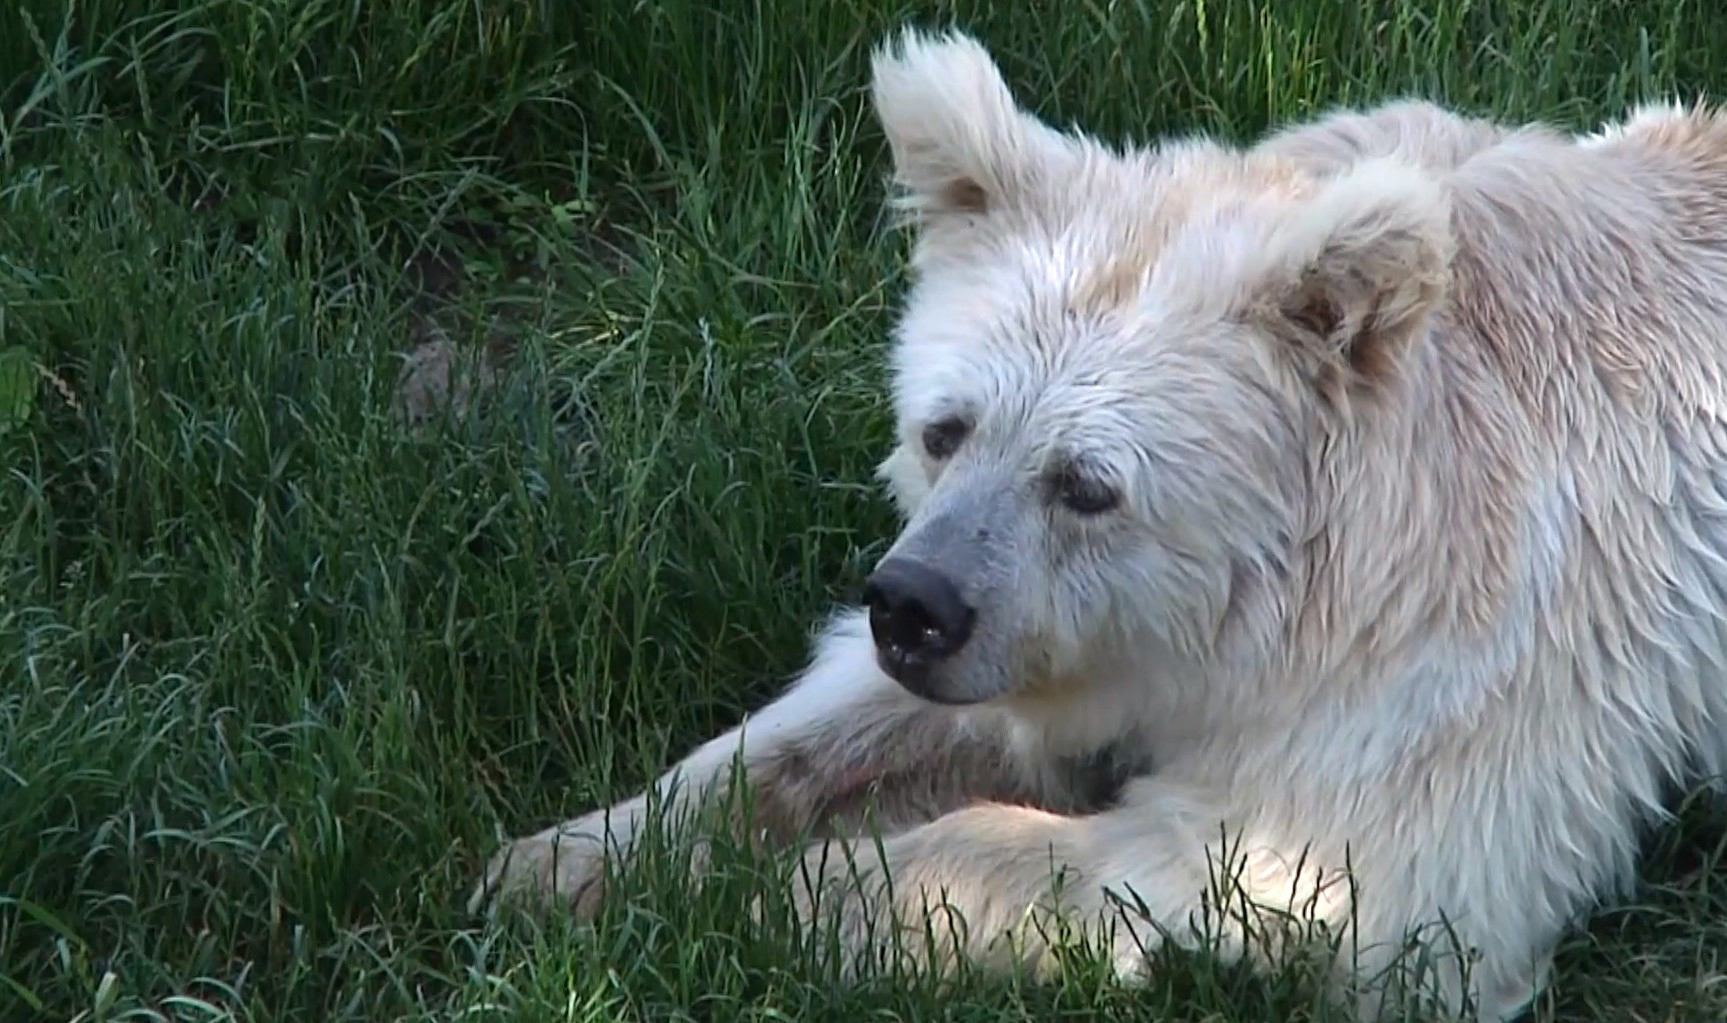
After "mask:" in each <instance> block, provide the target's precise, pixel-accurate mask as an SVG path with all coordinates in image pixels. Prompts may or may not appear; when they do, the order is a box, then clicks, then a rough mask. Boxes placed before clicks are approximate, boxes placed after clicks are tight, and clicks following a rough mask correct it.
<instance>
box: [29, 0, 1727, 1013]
mask: <svg viewBox="0 0 1727 1023" xmlns="http://www.w3.org/2000/svg"><path fill="white" fill-rule="evenodd" d="M1345 8H1346V5H1342V4H1333V3H1332V2H1330V0H1267V2H1264V3H1252V4H1250V3H1241V2H1225V0H1209V2H1206V0H1197V2H1165V3H1155V2H1150V0H1144V2H1140V3H1128V2H1122V3H1116V2H1103V0H1071V2H1069V3H1065V4H1053V3H1051V4H1042V3H1039V4H1030V3H1023V4H1021V3H1015V4H1008V3H997V4H986V3H960V4H944V5H931V4H921V5H919V4H911V3H904V2H897V0H873V2H866V0H839V2H833V3H819V2H816V3H812V2H807V0H753V2H752V0H739V2H738V3H736V4H729V3H728V4H718V3H711V4H698V3H693V2H677V0H666V2H662V3H658V4H653V3H645V2H639V0H577V2H569V0H539V2H532V0H512V2H508V3H506V2H494V0H400V2H394V3H372V4H365V3H355V2H337V0H202V2H198V0H178V2H177V3H159V2H145V0H80V2H77V3H71V2H68V0H23V2H22V3H21V4H12V5H7V6H6V7H5V8H4V9H0V456H3V463H0V466H3V468H4V480H3V482H0V574H3V578H0V1018H4V1019H7V1020H11V1019H18V1020H25V1019H43V1020H63V1019H71V1018H78V1019H82V1020H95V1019H107V1020H118V1019H130V1020H145V1019H176V1020H206V1019H236V1020H247V1021H259V1023H263V1021H287V1020H304V1021H331V1023H344V1021H355V1020H408V1019H432V1018H436V1019H452V1020H453V1019H462V1020H494V1019H506V1018H510V1019H530V1020H541V1019H543V1020H553V1019H557V1020H613V1019H619V1020H623V1019H629V1020H664V1019H672V1018H682V1019H699V1020H715V1021H720V1020H733V1019H751V1020H773V1019H781V1020H784V1019H834V1020H862V1019H878V1020H882V1019H894V1018H898V1019H913V1018H916V1019H925V1018H944V1019H955V1020H1001V1019H1009V1018H1026V1017H1028V1016H1033V1015H1035V1016H1036V1017H1037V1018H1040V1019H1042V1018H1048V1019H1068V1018H1072V1019H1122V1020H1125V1019H1144V1020H1150V1019H1177V1020H1220V1021H1229V1020H1241V1021H1245V1020H1270V1019H1279V1020H1281V1019H1290V1020H1294V1019H1321V1018H1328V1017H1327V1016H1326V1012H1325V1008H1324V1007H1323V1006H1322V1005H1320V1004H1319V1003H1318V1001H1317V1000H1316V997H1315V993H1314V992H1315V987H1314V985H1313V984H1312V983H1311V982H1310V979H1309V978H1308V977H1307V976H1306V975H1305V974H1304V972H1303V971H1301V970H1300V969H1297V968H1293V967H1292V968H1291V969H1290V970H1288V971H1285V972H1284V973H1280V974H1278V975H1275V976H1271V977H1267V978H1259V977H1254V976H1248V975H1244V974H1241V973H1239V972H1236V971H1231V970H1226V969H1223V968H1221V967H1217V966H1215V965H1212V964H1210V963H1208V962H1207V961H1206V960H1204V959H1202V958H1200V957H1182V956H1171V957H1170V958H1169V960H1168V961H1167V962H1166V963H1165V964H1164V965H1163V968H1162V969H1160V970H1159V971H1158V973H1157V978H1156V979H1155V980H1154V981H1153V982H1152V983H1151V984H1150V985H1149V986H1148V987H1147V988H1145V989H1143V990H1140V991H1137V992H1136V991H1130V990H1127V989H1123V988H1121V987H1118V986H1116V985H1115V984H1113V983H1111V982H1109V981H1108V980H1107V979H1106V977H1105V975H1104V972H1103V971H1102V970H1100V969H1098V968H1097V967H1096V966H1095V965H1094V964H1087V963H1086V962H1083V961H1080V962H1076V963H1075V965H1074V967H1073V970H1072V975H1071V976H1070V977H1069V978H1067V979H1066V980H1065V981H1064V983H1062V984H1059V985H1047V986H1036V985H1030V984H1021V983H1012V982H995V983H991V982H985V981H983V980H979V979H977V978H975V977H970V978H966V979H964V980H963V981H962V982H961V983H960V985H959V986H958V988H957V990H954V991H950V992H940V991H937V990H936V989H934V988H933V987H931V986H930V985H928V984H927V983H923V982H920V981H917V980H916V979H907V978H900V979H895V978H883V979H881V980H879V981H878V982H875V983H873V984H872V985H868V986H865V987H864V988H861V989H857V990H849V991H848V990H842V989H839V988H836V987H835V986H834V985H832V984H831V983H829V982H828V980H827V979H826V975H825V974H824V972H823V970H822V969H821V968H820V966H819V965H818V964H815V963H814V962H813V961H811V960H810V958H809V956H808V954H807V952H806V951H804V950H800V949H799V948H798V947H797V946H796V945H795V943H792V942H788V941H786V940H785V938H786V935H785V934H784V933H783V928H780V927H778V926H777V925H775V924H774V923H773V922H772V921H771V920H770V921H769V923H768V924H766V925H763V926H760V927H758V926H754V925H750V924H747V923H745V922H744V919H743V917H742V915H741V909H742V907H743V905H744V900H745V898H746V897H747V889H748V888H749V875H748V873H747V872H742V871H741V872H740V873H739V874H738V875H737V880H736V881H735V883H727V884H718V885H716V886H715V887H713V888H712V889H709V890H706V891H704V892H703V893H702V894H701V895H700V897H696V898H690V897H688V896H687V894H686V893H684V892H682V891H681V890H679V889H677V888H675V887H674V886H672V885H671V884H670V883H659V884H656V883H647V884H645V886H644V887H643V888H642V890H641V891H640V893H639V894H637V895H635V896H633V897H632V898H631V899H630V900H629V901H628V902H627V903H624V904H620V905H618V906H616V907H614V908H613V909H612V910H611V911H610V912H609V913H608V914H607V915H606V916H605V918H604V919H603V920H602V921H601V923H600V926H599V928H598V931H597V933H595V934H592V935H588V936H583V935H579V934H576V933H574V932H573V931H571V930H570V929H569V928H567V927H562V926H558V925H556V924H555V923H548V924H545V925H544V926H540V927H535V926H531V925H529V924H526V923H522V924H520V925H517V926H511V927H507V928H504V929H502V930H486V929H482V928H480V927H478V926H476V922H475V921H473V920H470V919H468V918H467V917H466V916H464V915H463V913H462V912H461V904H462V900H463V897H464V896H465V894H466V890H467V887H468V885H469V884H471V882H472V880H473V877H474V875H475V872H476V870H477V869H478V866H479V863H480V861H481V858H482V857H483V856H484V855H485V854H486V853H487V852H489V851H490V849H491V848H492V847H493V845H494V844H495V842H496V841H497V838H498V836H499V835H500V834H501V833H512V834H513V833H519V832H522V831H524V830H525V829H528V828H537V827H539V826H541V825H542V824H543V823H545V822H548V821H550V820H552V819H555V818H561V817H567V816H571V815H573V814H575V813H576V812H579V811H581V810H584V809H587V808H589V807H590V806H593V805H594V804H596V803H597V802H600V801H604V800H609V799H613V798H617V797H621V796H624V795H627V794H628V793H629V792H631V791H633V790H634V789H635V788H637V787H638V786H639V785H640V784H642V782H643V781H644V780H645V779H646V778H647V777H649V776H650V775H651V774H652V773H653V772H655V771H656V770H657V769H658V768H659V767H661V766H663V765H664V764H665V763H666V762H667V760H668V758H669V757H671V756H673V755H675V754H677V753H679V752H682V751H683V750H684V749H686V748H687V747H688V746H689V745H690V744H691V743H693V742H695V741H697V740H699V739H701V738H703V737H705V736H707V735H709V734H711V733H712V732H713V731H715V730H716V729H719V728H722V727H724V726H725V725H727V724H729V723H730V722H732V721H734V720H736V718H737V715H738V713H739V712H740V710H742V709H743V708H744V707H746V706H749V705H753V704H755V703H758V702H760V701H761V700H763V699H765V698H766V697H767V696H768V695H770V694H771V693H772V692H773V691H774V690H775V689H776V688H777V687H778V686H779V685H780V684H781V683H782V682H783V681H784V680H785V679H786V678H787V677H789V675H790V674H791V673H792V672H794V671H795V670H796V669H797V668H798V667H799V666H800V665H801V663H802V659H803V656H804V654H805V650H806V645H805V644H806V638H807V636H808V634H809V629H810V627H811V625H812V623H813V621H814V620H815V618H816V617H817V616H818V615H820V614H821V613H823V612H824V611H825V610H827V608H828V607H829V606H830V605H831V603H832V602H833V601H835V600H838V599H842V598H844V597H846V596H847V595H848V594H850V593H852V592H854V591H855V587H856V585H857V582H858V580H859V578H860V575H861V571H862V569H863V567H864V566H865V565H867V564H868V563H869V562H870V560H871V558H872V555H873V554H875V553H876V552H878V551H879V550H880V549H881V548H882V546H883V544H884V542H885V541H886V540H887V539H888V537H889V535H890V530H891V528H892V519H891V516H890V514H889V509H888V507H887V505H886V504H885V503H884V501H883V499H882V498H881V497H880V496H879V495H878V494H877V492H876V491H875V488H874V485H873V482H872V480H871V476H870V472H871V469H872V467H873V465H874V463H875V461H876V459H877V458H878V457H879V455H880V454H881V453H882V452H883V450H884V448H883V444H884V442H885V441H886V439H887V437H888V430H889V424H888V420H887V411H886V408H885V404H884V402H883V400H882V394H881V391H880V380H881V373H880V371H881V356H882V354H883V335H884V330H885V328H886V326H887V324H888V320H889V316H890V314H891V312H892V309H893V305H894V301H895V296H896V294H897V288H898V286H899V284H900V278H899V276H898V270H899V257H900V255H901V251H900V248H899V246H900V245H901V244H902V243H901V242H899V241H898V240H895V239H892V238H889V237H886V236H885V235H884V234H883V233H882V232H881V231H880V229H879V224H880V218H879V216H878V210H879V207H880V200H881V197H882V188H881V180H882V174H883V171H884V165H883V147H882V143H881V140H880V138H879V135H878V133H877V132H876V131H875V129H874V126H873V124H872V123H871V121H870V119H869V117H868V115H867V109H866V106H865V102H864V96H863V93H862V88H863V86H864V84H865V81H866V63H867V54H868V49H869V47H870V45H871V44H873V43H874V42H875V41H876V40H877V39H878V38H880V36H881V34H882V33H883V32H884V31H885V30H886V29H887V28H889V27H890V26H893V25H896V24H898V23H899V22H900V21H901V20H902V19H904V18H908V17H909V18H914V19H916V20H918V21H920V22H922V23H925V24H939V23H945V22H957V23H959V24H962V25H964V26H966V27H968V28H970V29H972V30H973V31H975V32H977V33H978V34H979V35H980V36H982V37H983V38H984V39H985V40H986V41H987V42H988V43H989V44H990V45H991V46H992V48H993V49H994V50H995V52H996V53H997V54H998V55H999V56H1000V59H1001V61H1002V63H1003V66H1004V68H1005V70H1006V72H1007V73H1008V75H1009V77H1010V78H1011V79H1012V81H1013V83H1014V85H1015V87H1016V88H1017V89H1019V90H1020V92H1021V94H1022V95H1023V96H1024V97H1025V98H1026V99H1027V101H1028V102H1029V103H1030V104H1031V105H1033V106H1034V107H1035V108H1036V109H1037V110H1038V111H1039V112H1040V113H1042V114H1044V115H1045V116H1047V117H1049V118H1051V119H1052V120H1054V121H1056V122H1057V123H1069V122H1080V123H1083V124H1084V125H1085V126H1087V127H1088V128H1091V129H1094V130H1096V131H1098V132H1100V133H1101V134H1103V135H1105V136H1106V137H1109V138H1112V139H1124V138H1128V137H1132V136H1140V137H1144V136H1149V135H1151V134H1153V133H1158V132H1165V131H1178V130H1194V129H1204V130H1208V131H1215V132H1219V133H1223V134H1226V135H1231V136H1236V137H1245V136H1248V135H1251V134H1252V133H1253V132H1256V131H1258V130H1260V129H1262V128H1264V127H1265V126H1266V125H1267V124H1269V123H1273V122H1275V121H1278V120H1281V119H1285V118H1290V117H1299V116H1303V115H1307V114H1310V113H1313V112H1315V111H1316V110H1318V109H1321V108H1323V107H1325V106H1327V105H1330V104H1333V103H1338V102H1368V101H1372V100H1375V99H1378V98H1382V97H1386V96H1389V95H1394V94H1421V95H1426V96H1430V97H1434V98H1437V99H1442V100H1445V101H1448V102H1451V103H1454V104H1457V105H1459V106H1462V107H1464V108H1467V109H1470V110H1474V111H1478V112H1484V113H1492V114H1498V115H1503V116H1508V117H1518V118H1522V117H1535V116H1540V117H1550V118H1554V119H1557V120H1559V121H1561V122H1564V123H1567V124H1573V125H1583V124H1587V123H1589V122H1590V121H1591V120H1592V119H1594V118H1597V117H1600V116H1605V115H1613V114H1616V113H1618V112H1619V111H1621V110H1622V109H1623V108H1624V106H1625V105H1626V104H1627V103H1628V102H1630V101H1632V100H1634V99H1636V98H1639V97H1643V96H1661V95H1668V94H1672V93H1678V94H1681V95H1687V96H1689V95H1694V94H1696V93H1698V92H1699V91H1704V92H1707V91H1714V90H1719V89H1722V88H1723V83H1724V82H1727V10H1724V9H1722V8H1721V7H1720V6H1719V5H1716V4H1708V3H1704V2H1702V0H1689V2H1685V3H1670V4H1666V5H1662V4H1656V3H1653V2H1651V0H1524V2H1521V3H1510V2H1489V0H1474V2H1470V0H1447V2H1443V3H1436V4H1435V3H1429V4H1416V3H1414V2H1412V0H1408V2H1405V0H1378V2H1370V3H1367V4H1365V5H1364V6H1362V7H1361V8H1360V9H1359V10H1357V11H1355V12H1353V13H1352V12H1351V11H1349V10H1347V9H1345ZM451 267H454V268H455V271H454V272H451V270H450V268H451ZM428 322H431V323H434V324H436V326H437V329H440V330H442V331H443V332H445V333H446V334H447V335H448V336H449V338H450V339H451V341H452V343H454V344H455V345H456V347H457V348H459V349H460V350H461V351H464V352H478V351H481V350H482V349H486V348H487V347H488V345H489V346H490V348H491V349H501V350H507V354H508V359H507V360H505V363H504V369H503V371H502V375H501V377H500V379H499V381H498V384H497V386H495V387H492V388H490V389H488V390H486V391H484V392H483V393H482V394H481V396H480V398H479V399H478V400H477V401H476V402H475V403H473V404H472V405H471V406H469V407H468V409H467V411H466V412H465V413H464V414H462V415H459V416H458V415H451V416H449V417H446V418H443V419H440V420H438V421H436V422H433V423H431V424H429V425H428V426H427V427H425V428H423V429H418V430H409V429H406V428H404V427H403V426H402V425H400V424H399V423H398V422H397V421H396V420H395V419H394V418H393V417H392V413H391V403H392V395H393V394H394V391H395V387H396V377H397V373H398V370H399V366H400V363H401V356H402V354H403V353H404V352H405V351H406V350H407V349H408V348H409V347H410V346H411V345H412V343H413V342H414V341H415V339H416V338H420V337H423V336H424V335H425V333H426V331H427V329H428V328H427V326H426V324H427V323H428ZM1724 824H1727V821H1724V819H1723V817H1722V815H1721V814H1720V813H1719V812H1718V811H1716V810H1712V809H1710V808H1708V807H1706V806H1702V805H1699V806H1698V807H1696V808H1694V809H1692V810H1688V811H1687V813H1686V814H1685V815H1684V817H1683V821H1682V823H1681V825H1680V826H1679V827H1677V828H1672V829H1668V830H1666V831H1663V832H1662V833H1660V834H1657V835H1652V836H1651V838H1650V846H1649V849H1650V855H1649V863H1650V866H1649V868H1648V871H1647V873H1646V881H1645V883H1644V885H1643V887H1642V889H1641V890H1640V891H1639V892H1638V893H1637V898H1636V899H1635V901H1634V904H1633V905H1632V906H1631V907H1628V908H1621V909H1618V910H1614V911H1611V912H1604V913H1602V914H1601V915H1600V916H1598V917H1597V918H1596V919H1595V920H1593V921H1592V922H1591V923H1590V926H1589V927H1588V929H1587V930H1580V931H1579V932H1578V933H1577V934H1576V935H1574V936H1573V937H1572V939H1570V940H1569V941H1568V943H1567V945H1566V948H1565V951H1564V953H1563V955H1562V957H1561V962H1560V971H1559V974H1558V978H1557V986H1556V988H1555V991H1554V992H1553V994H1552V996H1551V997H1550V998H1548V999H1547V1000H1546V1001H1545V1002H1544V1003H1543V1004H1542V1006H1541V1007H1540V1010H1539V1013H1540V1018H1542V1019H1554V1020H1558V1019H1565V1020H1572V1019H1583V1020H1649V1021H1655V1020H1705V1019H1721V1018H1724V1017H1727V983H1724V976H1727V962H1723V959H1724V958H1727V887H1724V886H1727V865H1724V864H1723V863H1722V850H1723V845H1724V844H1727V827H1724ZM744 865H745V866H748V864H747V863H746V864H744ZM643 875H644V881H647V882H652V881H653V879H654V878H656V877H658V878H662V879H664V878H669V877H670V870H669V868H667V867H666V865H665V864H663V863H662V864H659V865H658V866H656V865H655V864H653V863H650V864H648V865H646V866H645V867H644V868H643Z"/></svg>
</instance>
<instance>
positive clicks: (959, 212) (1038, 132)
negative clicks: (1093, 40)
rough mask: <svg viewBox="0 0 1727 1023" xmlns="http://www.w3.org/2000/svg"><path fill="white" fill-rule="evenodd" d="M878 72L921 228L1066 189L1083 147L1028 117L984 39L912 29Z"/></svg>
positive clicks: (905, 198) (898, 167)
mask: <svg viewBox="0 0 1727 1023" xmlns="http://www.w3.org/2000/svg"><path fill="white" fill-rule="evenodd" d="M872 71H873V78H872V82H871V94H872V98H873V100H874V104H875V111H876V116H877V118H878V119H879V120H880V121H881V125H882V129H883V131H884V132H885V133H886V135H887V141H888V145H889V147H890V149H891V151H892V154H893V165H894V177H895V179H896V181H897V182H898V184H899V185H900V186H902V188H903V190H904V192H903V195H902V197H901V198H900V199H899V201H898V202H897V203H896V205H897V206H898V207H899V209H900V210H901V211H902V212H904V213H906V214H908V215H909V216H910V218H911V219H912V220H913V222H915V223H917V224H918V225H920V226H922V227H925V228H928V227H932V226H934V225H935V224H936V223H938V222H951V221H953V220H955V219H959V220H964V219H966V218H975V217H980V216H988V215H990V214H992V213H994V212H996V211H999V210H1002V209H1005V208H1010V207H1014V206H1017V205H1020V204H1023V203H1026V202H1028V201H1031V200H1033V199H1034V197H1035V196H1036V195H1037V193H1039V192H1040V191H1041V190H1043V189H1047V188H1053V187H1059V183H1060V179H1061V174H1062V168H1063V167H1064V166H1065V164H1066V162H1067V161H1068V160H1070V159H1071V157H1072V154H1073V152H1074V144H1073V142H1072V141H1071V140H1069V139H1067V138H1065V137H1064V136H1062V135H1061V134H1060V133H1058V132H1056V131H1055V130H1054V129H1052V128H1050V127H1049V126H1048V125H1046V124H1044V123H1043V122H1041V121H1039V120H1038V119H1037V118H1035V117H1033V116H1032V115H1030V114H1028V113H1026V112H1025V111H1024V110H1022V109H1020V107H1019V105H1018V104H1017V103H1016V102H1015V101H1014V98H1013V95H1012V93H1011V92H1010V91H1009V90H1008V87H1007V83H1006V82H1005V81H1004V80H1003V79H1002V76H1001V72H1000V70H999V69H998V68H997V67H996V64H995V62H994V61H993V60H991V59H990V56H989V53H988V52H987V51H986V50H985V49H984V48H983V46H982V45H981V44H979V43H978V42H977V41H976V40H975V39H972V38H971V37H969V36H966V35H964V34H962V33H958V32H950V33H946V34H942V35H929V34H923V33H919V32H917V31H914V30H910V29H908V30H906V31H904V32H902V33H901V34H900V35H899V37H898V38H897V40H894V41H890V43H889V44H887V45H884V46H882V47H880V48H878V49H877V51H876V53H875V55H874V59H873V62H872Z"/></svg>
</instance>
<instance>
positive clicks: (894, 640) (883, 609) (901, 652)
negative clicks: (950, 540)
mask: <svg viewBox="0 0 1727 1023" xmlns="http://www.w3.org/2000/svg"><path fill="white" fill-rule="evenodd" d="M864 603H865V604H866V605H867V606H868V608H869V623H870V633H871V635H872V636H873V637H874V639H875V644H876V649H877V650H878V651H879V653H880V655H881V660H882V666H883V668H884V669H885V670H886V671H887V672H888V674H890V675H892V676H893V677H894V678H895V679H898V680H899V681H900V682H902V683H905V684H907V685H913V686H915V685H916V683H917V681H918V680H919V679H921V677H922V676H923V675H924V674H926V673H927V672H928V670H929V668H930V667H931V666H932V665H934V664H935V663H936V662H938V661H940V660H941V659H942V658H944V657H947V656H949V655H951V654H952V653H953V652H954V651H956V650H958V649H959V648H960V647H962V646H964V645H965V641H966V640H967V639H968V638H969V637H970V636H971V629H972V622H973V620H974V619H975V618H976V617H977V615H976V612H975V611H973V609H972V608H971V607H970V606H969V605H968V604H966V602H965V598H964V597H962V596H961V595H960V592H959V587H957V586H955V585H954V583H953V580H951V579H949V578H948V577H947V576H946V575H944V574H942V573H941V572H939V571H936V570H935V569H933V568H930V567H929V566H928V565H925V564H923V563H922V562H918V561H912V560H910V559H905V558H890V559H889V560H887V561H884V562H882V564H881V565H880V566H878V567H877V568H876V570H875V572H874V573H872V574H871V575H870V577H869V580H868V582H867V583H866V584H865V586H864Z"/></svg>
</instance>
